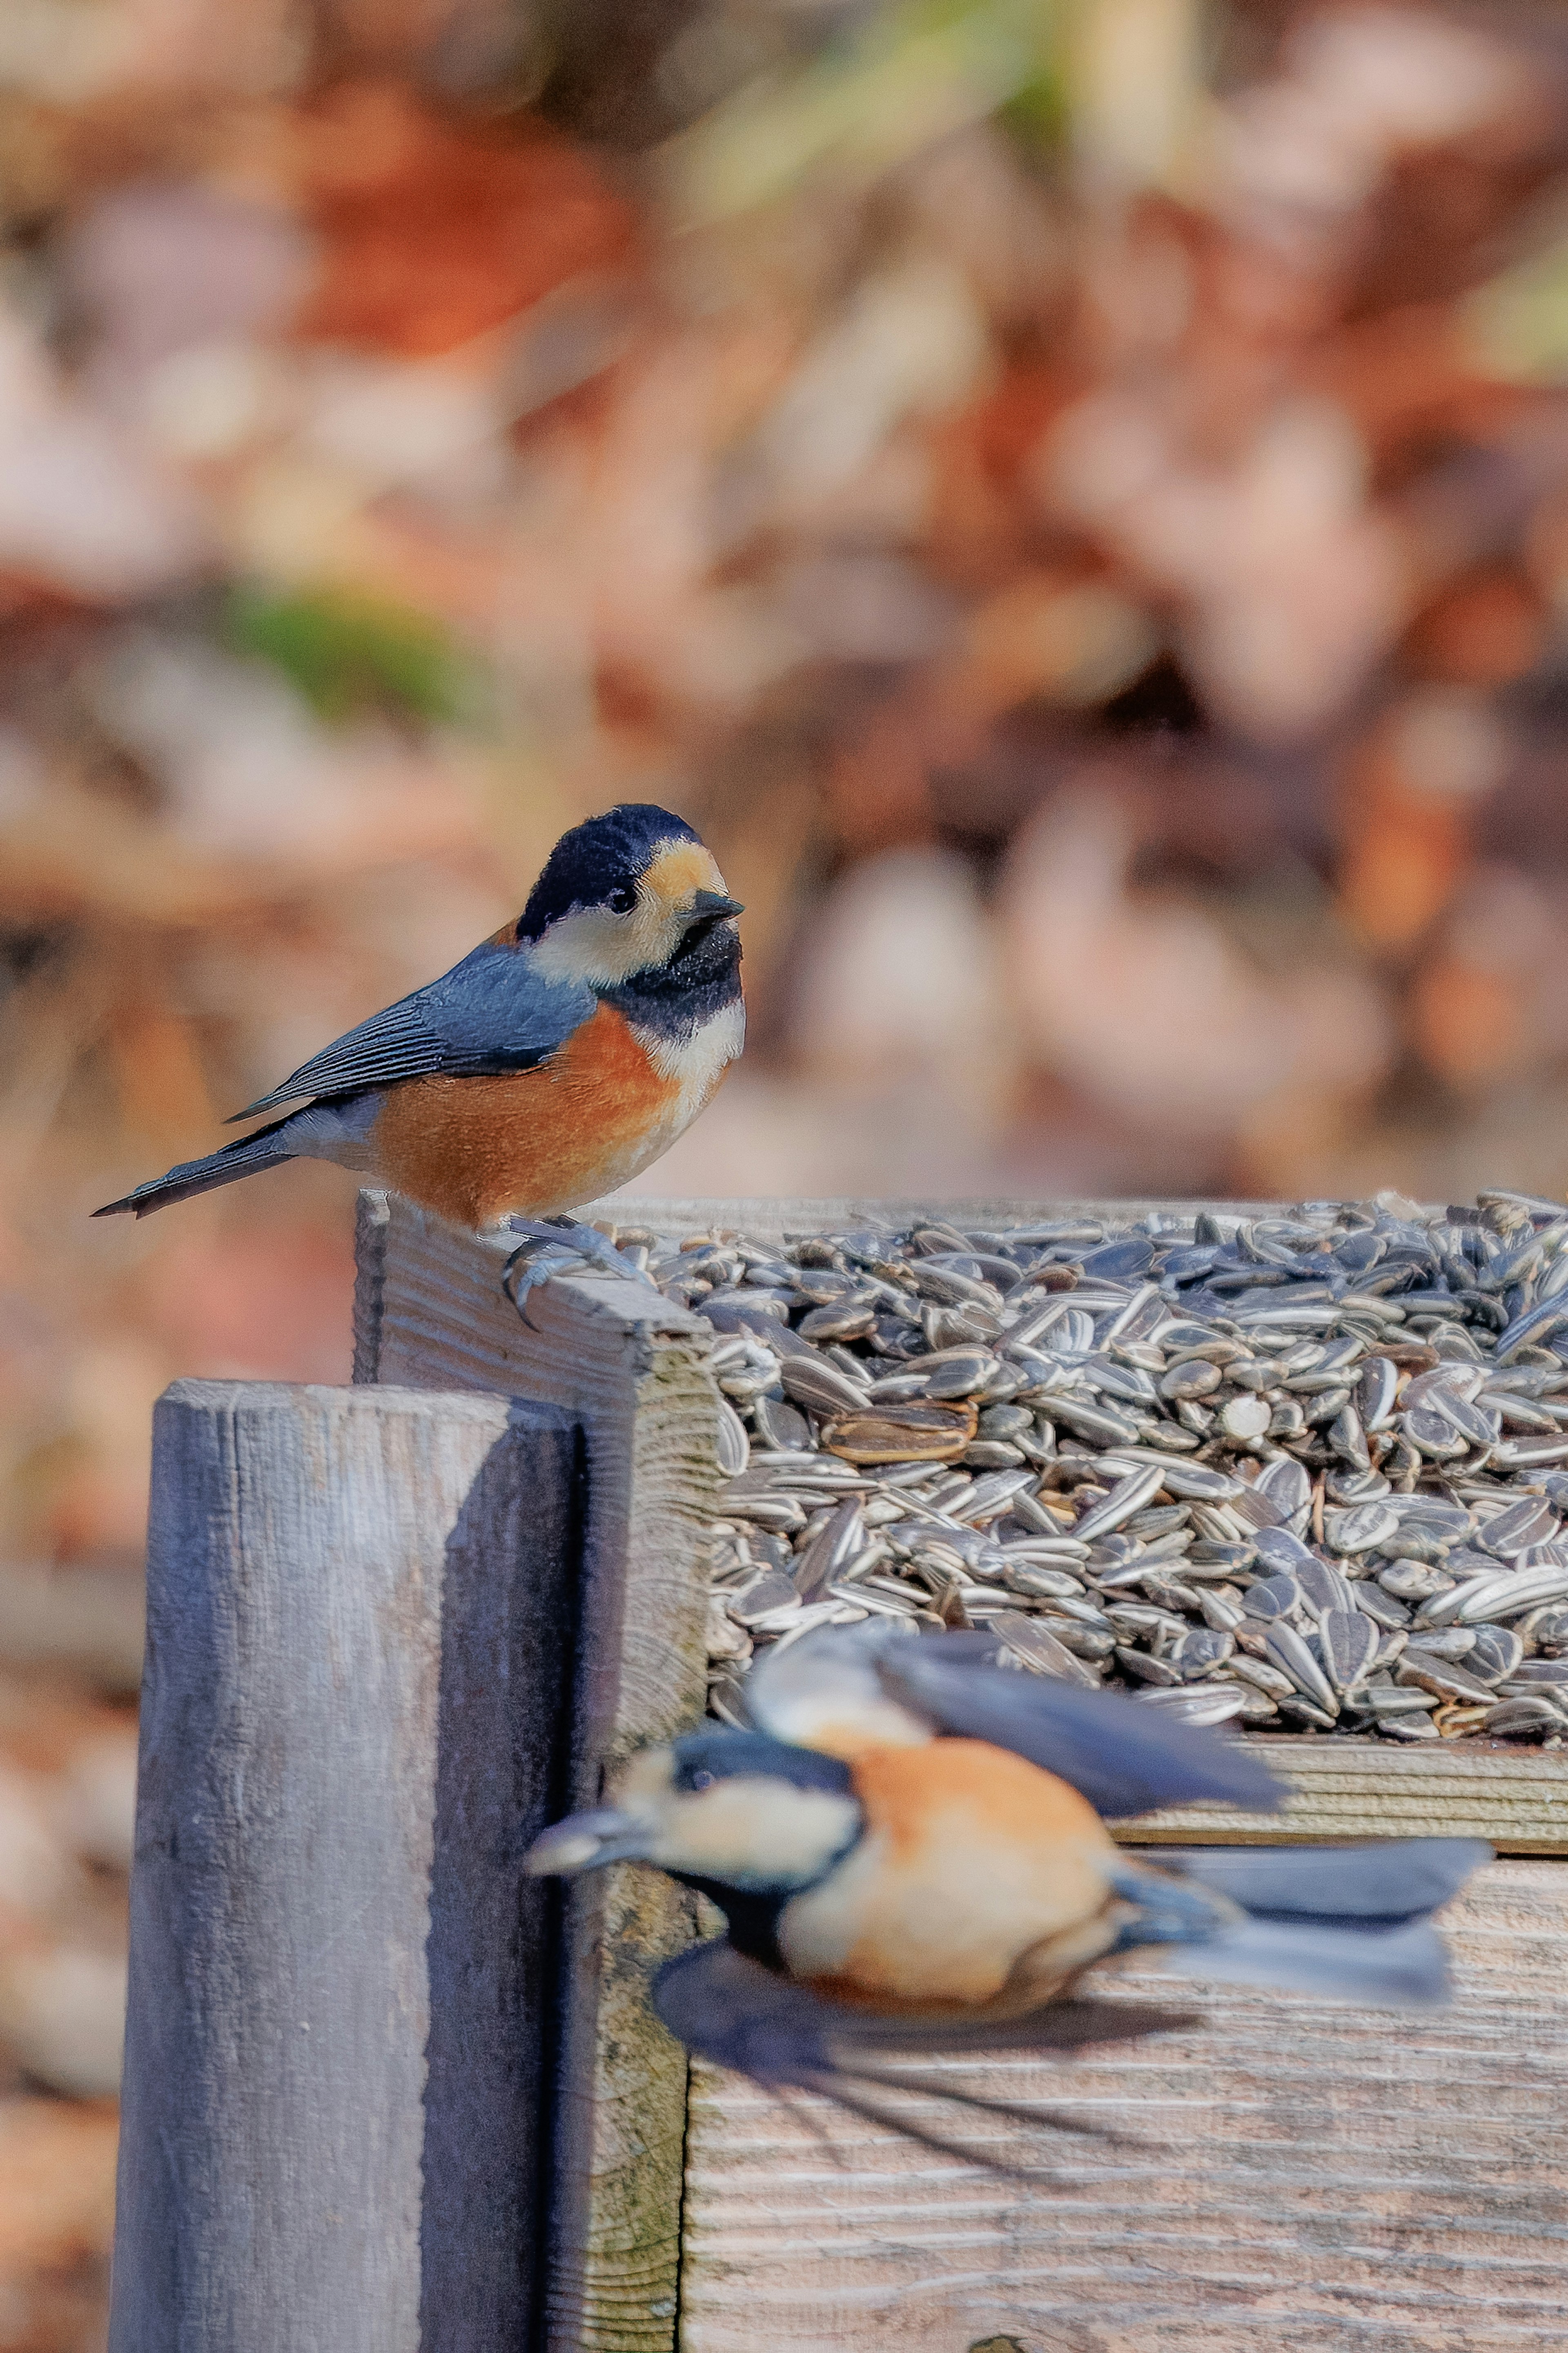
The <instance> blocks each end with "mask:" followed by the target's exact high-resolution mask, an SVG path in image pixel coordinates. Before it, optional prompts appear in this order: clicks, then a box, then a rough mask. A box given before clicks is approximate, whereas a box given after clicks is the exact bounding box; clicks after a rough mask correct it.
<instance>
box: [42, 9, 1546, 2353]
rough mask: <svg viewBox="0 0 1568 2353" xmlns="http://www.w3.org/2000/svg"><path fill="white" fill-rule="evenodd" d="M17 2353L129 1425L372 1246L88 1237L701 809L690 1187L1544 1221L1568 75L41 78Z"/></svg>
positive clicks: (195, 60)
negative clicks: (419, 989) (1482, 1192)
mask: <svg viewBox="0 0 1568 2353" xmlns="http://www.w3.org/2000/svg"><path fill="white" fill-rule="evenodd" d="M0 204H3V206H4V213H5V228H4V242H3V245H0V1301H3V1305H0V2348H5V2353H86V2348H92V2347H96V2346H98V2345H100V2343H101V2340H102V2325H103V2324H102V2297H103V2286H104V2277H105V2250H106V2247H107V2239H108V2228H109V2220H110V2201H111V2172H112V2148H113V2133H114V2117H113V2108H112V2104H111V2098H110V2094H111V2093H112V2088H113V2084H114V2082H115V2071H116V2036H117V2031H118V2013H119V2006H120V2000H121V1967H122V1964H121V1942H122V1936H123V1912H124V1872H125V1867H126V1862H127V1860H128V1852H129V1838H130V1804H131V1790H132V1775H133V1694H134V1689H135V1681H136V1673H137V1641H138V1631H139V1592H138V1583H137V1579H138V1573H139V1567H140V1557H141V1543H142V1522H143V1515H144V1511H145V1499H146V1457H147V1436H148V1418H149V1412H150V1409H151V1406H152V1403H153V1398H154V1397H155V1396H156V1395H157V1393H158V1391H159V1390H160V1389H161V1388H163V1385H164V1384H165V1383H166V1382H167V1381H168V1380H169V1379H171V1378H172V1377H175V1376H176V1375H180V1374H208V1375H220V1376H250V1377H279V1378H310V1379H319V1380H326V1381H337V1380H342V1379H345V1378H346V1377H347V1374H348V1363H349V1349H348V1303H349V1288H350V1281H351V1253H350V1228H351V1219H352V1196H353V1187H352V1185H351V1183H350V1180H349V1179H348V1178H347V1177H345V1176H341V1175H340V1174H338V1173H337V1172H335V1171H331V1170H325V1169H321V1168H319V1167H312V1166H309V1165H300V1166H296V1167H294V1168H290V1169H289V1170H287V1171H285V1172H283V1173H281V1174H280V1175H277V1176H269V1177H265V1178H262V1179H260V1180H258V1181H255V1182H251V1183H248V1184H247V1185H245V1186H244V1187H239V1188H237V1189H236V1190H234V1191H229V1192H222V1193H218V1194H216V1195H213V1196H211V1197H209V1198H206V1199H205V1200H202V1201H198V1202H195V1203H193V1204H191V1205H189V1206H187V1207H185V1208H180V1209H176V1210H175V1211H174V1212H172V1213H171V1214H169V1215H168V1216H166V1217H160V1218H158V1219H154V1220H153V1221H151V1222H149V1223H147V1224H145V1225H140V1226H135V1227H132V1226H131V1225H130V1224H128V1223H126V1222H119V1221H117V1222H115V1223H112V1224H110V1225H99V1226H93V1225H90V1224H89V1223H88V1222H87V1216H88V1212H89V1210H90V1209H91V1208H93V1207H94V1206H95V1205H96V1204H97V1203H99V1202H100V1201H102V1200H104V1199H106V1198H110V1196H112V1195H115V1194H118V1193H120V1192H121V1191H123V1190H124V1189H125V1188H126V1187H129V1186H130V1185H131V1184H132V1183H133V1182H134V1181H136V1180H137V1179H139V1178H141V1177H143V1176H149V1175H152V1174H154V1173H156V1172H157V1171H159V1170H160V1169H162V1168H163V1166H165V1165H166V1164H167V1163H169V1162H170V1161H172V1160H174V1159H176V1158H180V1157H184V1156H186V1155H191V1154H194V1153H197V1152H201V1151H205V1150H207V1149H209V1148H211V1146H212V1145H214V1144H215V1143H216V1141H218V1140H219V1128H218V1122H219V1121H220V1120H221V1119H222V1117H223V1116H224V1115H225V1114H226V1113H229V1112H230V1111H232V1110H233V1109H235V1108H236V1107H237V1105H238V1104H240V1103H245V1102H247V1101H249V1100H250V1099H251V1098H252V1097H253V1096H255V1095H257V1094H258V1093H260V1092H262V1091H263V1090H264V1089H265V1088H267V1087H268V1086H269V1085H270V1084H271V1083H273V1082H275V1081H276V1080H277V1079H278V1078H279V1077H280V1076H281V1075H282V1074H283V1073H284V1072H285V1071H289V1069H291V1068H293V1067H294V1066H295V1065H296V1064H298V1063H299V1062H300V1061H301V1060H304V1059H305V1057H306V1056H307V1055H308V1054H309V1053H310V1052H311V1051H312V1050H314V1049H315V1048H317V1047H318V1046H320V1045H321V1044H322V1043H323V1042H324V1041H325V1040H327V1039H330V1038H331V1037H332V1036H334V1035H335V1034H337V1033H338V1032H339V1031H341V1030H342V1029H346V1028H347V1027H349V1026H350V1025H351V1024H352V1023H353V1022H354V1021H355V1020H357V1019H359V1018H361V1017H362V1016H363V1015H364V1014H366V1013H368V1012H370V1011H372V1010H374V1008H377V1007H379V1006H381V1005H383V1004H384V1003H385V1002H387V1001H388V1000H389V999H391V998H393V997H396V996H398V995H399V994H401V993H402V992H403V991H405V990H406V989H407V988H409V987H413V986H415V985H416V984H417V983H418V982H420V981H422V980H424V979H426V978H428V977H430V976H433V975H434V974H436V973H437V972H438V971H440V970H441V969H443V968H444V967H445V966H446V965H447V964H449V963H450V962H452V961H454V960H455V959H456V957H457V956H458V955H460V954H462V953H463V952H464V951H465V950H467V949H468V947H469V946H471V945H472V944H474V943H475V942H476V941H477V940H478V939H479V938H480V937H481V936H482V935H484V934H487V933H489V931H491V930H492V929H494V928H495V927H496V926H497V925H498V924H499V923H500V922H501V921H503V920H504V919H505V918H506V917H508V916H509V915H513V914H515V913H516V911H517V909H518V908H519V906H520V905H521V900H522V898H523V896H524V895H525V893H526V890H527V887H528V884H529V882H530V881H531V878H532V876H533V874H534V873H535V871H536V870H537V868H538V866H539V864H540V862H541V860H542V857H543V855H544V853H545V852H546V850H547V849H548V848H549V846H550V844H551V843H552V840H553V839H554V838H555V836H556V835H557V834H558V833H559V832H560V831H561V830H562V829H563V828H564V827H566V826H567V825H569V824H572V823H574V822H575V821H576V820H577V819H578V818H582V817H584V815H586V814H588V813H589V812H590V811H593V810H595V809H599V808H602V807H605V806H607V805H608V804H610V803H611V802H613V801H615V800H616V799H619V798H626V797H637V798H647V799H657V800H660V801H664V802H667V803H668V805H669V806H670V807H674V808H677V809H679V810H680V811H682V812H683V813H684V814H685V815H686V816H688V817H689V818H691V819H693V820H694V821H695V822H696V823H697V824H698V826H699V827H700V828H701V830H702V831H703V833H704V834H705V836H706V838H707V839H708V840H709V841H710V843H711V844H712V846H713V848H714V849H715V850H716V852H717V854H718V857H719V860H720V862H721V866H722V867H723V869H724V871H725V873H726V875H727V877H728V879H729V881H730V883H731V887H732V888H733V889H734V890H735V891H736V892H737V894H738V895H739V896H740V897H742V899H744V900H745V902H747V907H748V913H747V917H746V922H745V925H744V937H745V948H746V959H747V961H746V973H747V980H748V990H749V996H750V1000H751V1007H752V1043H751V1045H750V1048H749V1050H748V1055H747V1060H746V1062H745V1064H744V1066H743V1068H742V1071H740V1072H739V1074H738V1075H736V1076H734V1077H733V1078H732V1079H731V1082H730V1083H729V1085H728V1086H727V1088H726V1089H725V1091H724V1092H723V1094H722V1095H721V1098H720V1099H719V1101H718V1103H716V1104H715V1106H714V1107H713V1108H712V1109H711V1110H710V1112H709V1113H707V1115H706V1116H705V1117H704V1119H703V1120H702V1121H701V1122H700V1124H699V1125H698V1126H697V1127H696V1128H695V1129H694V1130H693V1131H692V1132H691V1134H689V1136H688V1137H687V1138H686V1139H685V1140H684V1141H683V1143H682V1144H681V1145H679V1146H678V1147H677V1149H676V1151H675V1152H674V1153H672V1154H671V1155H670V1156H669V1158H668V1160H667V1161H666V1162H664V1163H663V1164H662V1166H660V1167H659V1168H658V1169H657V1170H656V1171H655V1172H654V1174H653V1178H652V1184H653V1186H654V1187H656V1188H661V1189H667V1190H668V1191H670V1192H676V1193H680V1192H706V1193H746V1192H755V1193H827V1192H839V1191H843V1192H860V1193H899V1194H905V1195H911V1194H918V1195H924V1196H926V1197H929V1198H939V1197H941V1196H942V1195H943V1194H952V1193H954V1192H961V1191H962V1192H973V1191H979V1190H987V1189H995V1190H1001V1191H1007V1192H1014V1193H1018V1194H1026V1195H1031V1196H1035V1197H1039V1196H1045V1195H1050V1194H1064V1193H1066V1194H1076V1195H1082V1194H1086V1193H1095V1194H1131V1193H1138V1192H1170V1193H1193V1192H1206V1193H1226V1192H1239V1193H1249V1194H1254V1195H1257V1194H1266V1195H1279V1196H1321V1195H1328V1194H1341V1193H1347V1194H1358V1193H1364V1192H1367V1191H1370V1190H1373V1189H1374V1188H1375V1187H1379V1186H1382V1185H1397V1186H1399V1187H1403V1188H1404V1189H1405V1190H1407V1191H1409V1192H1411V1193H1413V1194H1415V1195H1416V1196H1418V1197H1423V1198H1439V1199H1441V1198H1458V1197H1462V1196H1464V1195H1465V1194H1467V1193H1468V1192H1469V1191H1470V1190H1471V1189H1472V1188H1473V1187H1475V1185H1476V1184H1477V1183H1478V1182H1484V1181H1501V1182H1504V1183H1508V1184H1512V1185H1518V1186H1522V1187H1529V1188H1531V1189H1534V1190H1538V1191H1541V1192H1546V1193H1552V1194H1561V1193H1562V1192H1563V1188H1564V1187H1565V1186H1568V925H1565V924H1564V923H1563V913H1564V910H1565V909H1568V795H1565V793H1564V789H1563V787H1564V785H1565V783H1568V738H1565V736H1564V732H1563V719H1564V716H1565V715H1568V405H1565V403H1564V399H1563V392H1562V390H1561V389H1560V388H1559V387H1560V385H1562V384H1563V383H1565V382H1568V14H1565V13H1564V11H1563V7H1562V6H1557V7H1551V8H1549V7H1531V6H1528V5H1519V6H1513V5H1498V0H1491V5H1488V6H1486V7H1484V8H1483V7H1475V8H1472V9H1465V8H1461V7H1454V8H1440V7H1437V6H1426V5H1366V0H1363V5H1335V6H1312V5H1291V0H1207V5H1200V0H908V4H907V5H878V0H222V5H219V0H6V5H5V6H4V8H3V9H0Z"/></svg>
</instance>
